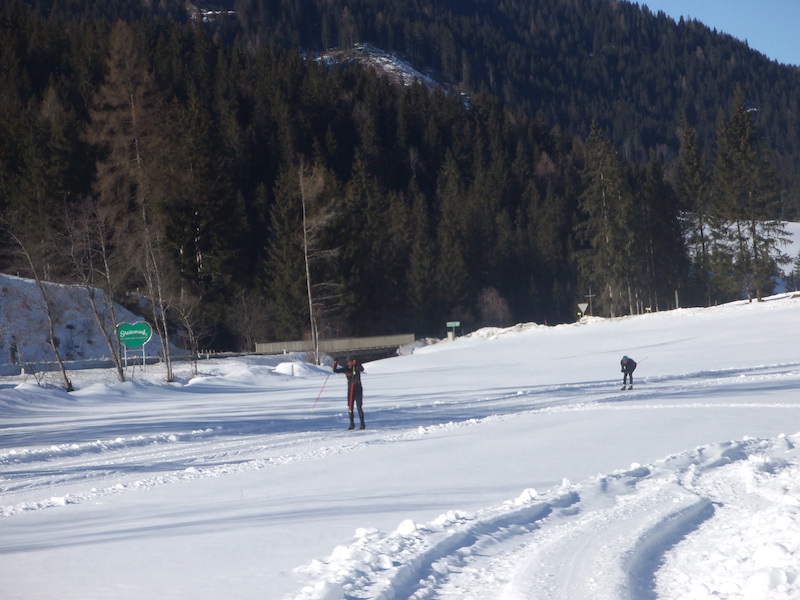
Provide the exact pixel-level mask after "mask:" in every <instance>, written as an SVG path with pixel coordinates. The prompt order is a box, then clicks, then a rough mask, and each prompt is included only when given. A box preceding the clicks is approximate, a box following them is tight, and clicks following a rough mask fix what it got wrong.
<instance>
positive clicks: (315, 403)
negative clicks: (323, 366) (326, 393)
mask: <svg viewBox="0 0 800 600" xmlns="http://www.w3.org/2000/svg"><path fill="white" fill-rule="evenodd" d="M330 376H331V374H330V373H328V377H330ZM328 377H326V378H325V381H323V382H322V387H321V388H319V394H317V399H316V400H314V406H312V407H311V412H314V408H315V407H316V406H317V401H318V400H319V397H320V396H322V390H324V389H325V384H326V383H328Z"/></svg>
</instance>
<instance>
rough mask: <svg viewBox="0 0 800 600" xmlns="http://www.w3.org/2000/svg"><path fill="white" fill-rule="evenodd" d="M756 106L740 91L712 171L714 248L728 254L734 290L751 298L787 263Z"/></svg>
mask: <svg viewBox="0 0 800 600" xmlns="http://www.w3.org/2000/svg"><path fill="white" fill-rule="evenodd" d="M756 112H757V111H756V109H755V108H753V109H748V108H747V107H746V106H745V101H744V96H743V94H742V92H741V90H740V91H738V92H737V94H736V96H735V98H734V102H733V109H732V111H731V113H730V115H729V116H727V117H726V118H723V119H722V121H721V123H720V127H719V133H718V136H717V160H716V164H715V171H714V187H715V210H716V212H717V216H718V218H719V220H720V222H719V224H718V227H717V229H716V231H715V234H716V243H717V247H716V250H717V251H718V252H719V255H720V256H721V257H723V258H725V259H726V261H723V264H725V262H727V263H728V265H729V269H728V272H729V273H730V274H732V275H733V280H731V281H730V282H729V286H730V287H731V288H732V289H738V291H739V294H741V295H745V296H746V297H747V298H748V299H749V300H752V299H753V298H754V297H755V298H756V299H757V300H761V299H762V298H763V296H764V293H765V292H766V293H769V292H771V290H772V280H771V277H773V276H775V275H777V272H778V265H779V264H782V263H785V262H786V260H787V259H786V256H785V255H784V254H783V253H782V252H781V251H780V248H781V246H782V244H783V243H785V240H786V229H785V227H784V226H783V224H782V223H781V222H780V221H778V220H777V200H778V194H777V187H776V180H775V174H774V171H773V169H772V167H771V165H770V162H769V154H768V153H767V151H766V150H765V148H764V145H763V142H762V140H761V138H760V136H759V133H758V131H757V129H756V125H755V122H754V114H755V113H756Z"/></svg>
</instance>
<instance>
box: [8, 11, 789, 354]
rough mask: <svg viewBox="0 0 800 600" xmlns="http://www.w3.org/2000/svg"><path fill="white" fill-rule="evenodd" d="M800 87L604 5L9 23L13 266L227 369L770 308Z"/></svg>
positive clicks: (751, 56) (730, 45)
mask: <svg viewBox="0 0 800 600" xmlns="http://www.w3.org/2000/svg"><path fill="white" fill-rule="evenodd" d="M207 9H214V11H213V12H207ZM204 11H205V12H204ZM203 15H205V18H204V17H203ZM361 43H370V44H372V45H374V46H376V47H379V48H381V49H383V50H386V51H391V52H394V53H396V54H397V55H399V56H402V57H403V58H405V59H406V60H408V61H409V62H410V63H411V64H412V65H413V66H414V67H415V68H416V69H418V70H419V71H423V72H427V73H430V74H431V75H432V76H433V77H434V78H435V80H437V81H439V82H440V84H441V85H440V86H439V87H436V88H435V89H429V88H428V87H426V86H424V85H422V84H417V85H410V86H401V85H396V84H395V83H392V82H391V81H390V80H388V79H387V78H383V77H381V76H380V73H379V72H376V71H373V70H370V69H364V68H362V67H358V66H354V65H353V64H342V65H331V64H329V63H323V62H321V61H319V60H316V57H317V56H318V54H317V53H318V52H319V51H321V50H323V49H329V48H331V47H340V48H349V47H353V46H355V45H356V44H361ZM799 78H800V75H799V74H798V69H796V68H792V67H786V66H781V65H778V64H776V63H774V62H771V61H769V60H767V59H766V58H765V57H763V56H762V55H760V54H759V53H757V52H754V51H752V50H750V49H748V48H747V47H746V45H744V44H742V43H740V42H738V41H736V40H734V39H732V38H730V37H729V36H725V35H719V34H717V33H715V32H711V31H709V30H708V29H707V28H705V27H704V26H702V25H701V24H699V23H696V22H680V23H677V24H676V23H675V22H674V21H672V20H670V19H668V18H667V17H665V16H664V15H663V14H659V15H653V14H651V13H649V12H648V11H647V10H646V9H640V8H639V7H638V6H636V5H631V4H628V3H626V2H608V1H606V0H586V1H582V0H581V1H578V0H575V1H571V0H549V1H542V2H530V1H527V2H522V1H519V2H514V1H510V2H500V3H497V2H491V1H488V0H487V1H485V2H484V1H482V0H458V1H456V0H453V1H452V2H450V1H442V2H423V1H421V0H410V1H403V0H397V1H393V2H382V1H377V2H375V1H371V2H361V1H347V0H324V1H323V0H297V1H294V2H292V1H277V0H276V1H270V0H237V1H236V2H217V3H215V4H214V5H208V4H207V5H203V4H202V3H200V2H198V3H195V4H194V5H188V7H187V5H185V4H183V3H182V2H172V1H171V0H161V1H160V2H140V1H136V0H127V1H126V0H94V1H90V0H60V1H59V2H54V1H52V2H48V1H46V0H40V1H39V2H36V3H33V2H27V1H25V0H10V1H9V2H7V3H4V4H3V6H2V7H0V133H1V134H2V135H0V210H2V213H3V221H4V225H5V226H4V234H3V243H4V249H5V251H4V253H3V256H2V265H3V268H4V270H6V271H9V272H14V273H20V274H34V275H36V276H38V277H42V278H47V279H50V280H54V281H61V282H68V283H75V282H78V283H87V282H89V283H91V284H92V285H96V286H98V287H102V288H104V289H106V290H107V291H108V292H109V293H110V294H111V295H112V296H113V297H116V298H119V299H122V300H124V298H125V296H126V294H127V293H129V292H132V291H137V292H139V293H143V294H145V295H146V296H148V297H149V298H150V299H151V300H152V302H153V303H154V305H156V307H157V311H156V313H157V314H167V315H169V316H170V319H169V322H170V326H172V327H175V328H176V329H182V330H187V329H188V330H191V332H192V333H191V335H190V336H189V337H190V338H199V339H196V340H194V342H195V343H202V344H204V343H211V342H212V341H213V343H215V344H216V345H217V347H221V346H226V347H231V348H234V347H236V348H248V347H252V346H251V344H252V342H253V341H254V339H259V340H267V339H294V338H299V337H303V336H308V335H311V334H315V333H316V332H319V334H320V335H322V336H334V335H365V334H373V333H391V332H398V331H413V332H415V333H417V334H418V335H426V334H436V333H440V332H441V330H442V329H443V325H444V323H445V322H446V321H450V320H460V321H461V322H462V324H463V325H464V327H466V328H473V327H477V326H481V325H505V324H509V323H512V322H515V321H525V320H535V321H539V322H550V323H553V322H559V321H563V320H571V319H574V316H575V310H576V308H575V307H576V303H577V302H580V301H583V299H584V298H585V297H586V295H587V294H588V292H589V290H590V289H591V290H592V293H593V294H594V295H595V297H594V302H593V306H594V310H595V313H596V314H609V315H615V314H623V313H625V312H631V311H638V310H644V309H645V308H649V309H653V310H656V309H659V308H667V307H669V306H674V304H675V302H676V299H677V298H680V301H681V302H682V303H683V304H690V303H708V302H719V301H724V300H728V299H732V298H736V297H741V296H747V295H750V296H752V297H758V296H761V295H762V294H763V293H766V292H768V291H769V289H770V286H771V283H770V281H771V280H770V276H771V275H774V274H775V273H777V269H778V267H779V265H780V264H781V260H782V258H783V257H781V256H780V245H779V243H778V242H779V239H780V237H781V235H782V232H781V228H780V226H779V224H776V223H774V222H773V221H771V219H773V218H775V217H783V218H791V217H795V216H796V215H797V214H798V194H797V190H798V180H800V176H799V175H800V168H799V167H798V157H800V154H799V153H798V151H797V144H798V143H800V140H798V123H797V118H798V95H800V79H799ZM461 94H464V95H466V97H467V98H468V101H464V98H463V97H462V95H461ZM701 234H702V235H701ZM310 313H311V314H310Z"/></svg>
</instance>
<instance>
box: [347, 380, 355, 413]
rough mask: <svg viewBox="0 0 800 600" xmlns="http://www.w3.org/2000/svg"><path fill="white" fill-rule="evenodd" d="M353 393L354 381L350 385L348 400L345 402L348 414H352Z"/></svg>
mask: <svg viewBox="0 0 800 600" xmlns="http://www.w3.org/2000/svg"><path fill="white" fill-rule="evenodd" d="M355 391H356V382H355V380H354V381H353V383H351V384H350V398H348V402H347V408H348V410H349V412H353V395H354V394H355Z"/></svg>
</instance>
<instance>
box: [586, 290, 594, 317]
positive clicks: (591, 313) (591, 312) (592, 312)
mask: <svg viewBox="0 0 800 600" xmlns="http://www.w3.org/2000/svg"><path fill="white" fill-rule="evenodd" d="M586 298H588V299H589V316H590V317H593V316H594V311H592V298H594V294H593V293H592V288H591V286H590V287H589V293H588V294H586Z"/></svg>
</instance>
